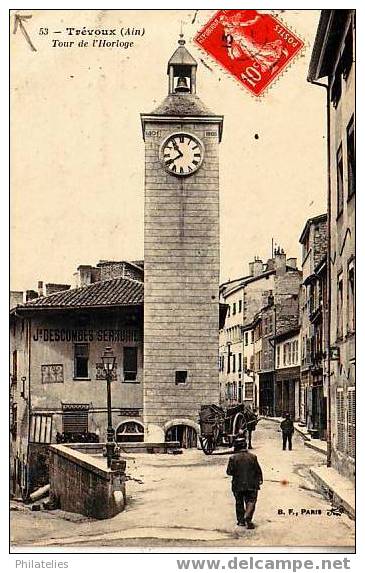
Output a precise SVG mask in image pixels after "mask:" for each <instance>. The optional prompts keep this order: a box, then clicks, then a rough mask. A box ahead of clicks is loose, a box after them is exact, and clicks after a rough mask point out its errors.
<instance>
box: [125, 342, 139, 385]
mask: <svg viewBox="0 0 365 573" xmlns="http://www.w3.org/2000/svg"><path fill="white" fill-rule="evenodd" d="M137 353H138V349H137V348H136V347H135V346H124V348H123V374H124V381H125V382H135V381H136V380H137Z"/></svg>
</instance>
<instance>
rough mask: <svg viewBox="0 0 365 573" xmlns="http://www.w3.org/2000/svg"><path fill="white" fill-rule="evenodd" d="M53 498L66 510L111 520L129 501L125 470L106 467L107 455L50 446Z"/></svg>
mask: <svg viewBox="0 0 365 573" xmlns="http://www.w3.org/2000/svg"><path fill="white" fill-rule="evenodd" d="M49 449H50V464H49V471H50V490H51V493H50V495H51V500H52V501H53V502H54V503H55V504H56V506H58V507H59V508H60V509H63V510H64V511H71V512H74V513H81V514H82V515H86V516H88V517H94V518H96V519H108V518H110V517H113V516H114V515H117V514H118V513H120V512H121V511H123V509H124V507H125V504H126V493H125V473H124V471H122V470H109V469H107V468H106V461H105V460H104V458H101V459H99V458H93V457H92V455H89V454H85V453H82V452H78V451H76V450H75V449H73V448H70V447H68V446H50V448H49Z"/></svg>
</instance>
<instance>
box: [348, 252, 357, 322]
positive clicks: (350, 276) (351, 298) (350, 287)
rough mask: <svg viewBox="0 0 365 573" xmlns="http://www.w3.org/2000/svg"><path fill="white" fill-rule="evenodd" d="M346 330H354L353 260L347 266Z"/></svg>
mask: <svg viewBox="0 0 365 573" xmlns="http://www.w3.org/2000/svg"><path fill="white" fill-rule="evenodd" d="M347 332H355V269H354V261H350V263H349V265H348V268H347Z"/></svg>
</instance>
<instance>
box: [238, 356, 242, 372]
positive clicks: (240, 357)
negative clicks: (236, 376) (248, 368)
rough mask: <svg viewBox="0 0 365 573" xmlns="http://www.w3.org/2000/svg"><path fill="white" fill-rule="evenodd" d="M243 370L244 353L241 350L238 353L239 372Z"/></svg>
mask: <svg viewBox="0 0 365 573" xmlns="http://www.w3.org/2000/svg"><path fill="white" fill-rule="evenodd" d="M241 371H242V353H241V352H239V354H238V372H241Z"/></svg>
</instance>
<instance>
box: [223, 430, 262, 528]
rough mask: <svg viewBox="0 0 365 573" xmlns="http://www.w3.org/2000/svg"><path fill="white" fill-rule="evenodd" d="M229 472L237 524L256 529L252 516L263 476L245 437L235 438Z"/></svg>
mask: <svg viewBox="0 0 365 573" xmlns="http://www.w3.org/2000/svg"><path fill="white" fill-rule="evenodd" d="M227 474H228V475H229V476H232V492H233V495H234V497H235V499H236V516H237V525H247V529H254V528H255V526H254V524H253V523H252V518H253V514H254V512H255V507H256V501H257V493H258V490H259V489H260V485H261V484H262V483H263V477H262V470H261V468H260V465H259V462H258V461H257V457H256V456H255V455H254V454H252V453H251V452H248V451H247V442H246V440H245V439H244V438H237V439H236V440H235V443H234V454H233V455H232V456H231V457H230V458H229V462H228V466H227Z"/></svg>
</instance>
